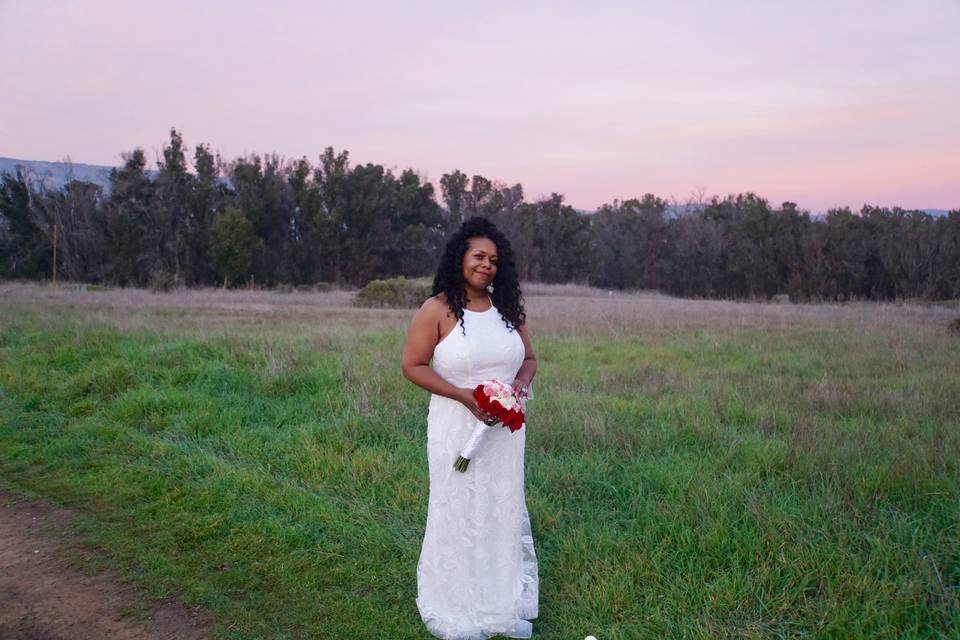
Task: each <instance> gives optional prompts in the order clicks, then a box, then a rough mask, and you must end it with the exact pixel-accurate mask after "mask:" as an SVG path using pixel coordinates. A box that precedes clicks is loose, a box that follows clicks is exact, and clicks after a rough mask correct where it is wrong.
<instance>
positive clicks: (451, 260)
mask: <svg viewBox="0 0 960 640" xmlns="http://www.w3.org/2000/svg"><path fill="white" fill-rule="evenodd" d="M470 238H487V239H489V240H490V241H492V242H493V243H494V244H495V245H497V275H496V276H494V278H493V282H492V283H491V284H492V285H493V292H492V293H490V298H491V299H492V300H493V306H495V307H496V308H497V310H498V311H499V312H500V317H501V318H503V321H504V322H505V323H506V325H507V328H509V329H510V330H511V331H513V330H514V329H516V328H519V327H521V326H523V324H524V322H526V319H527V314H526V312H525V311H524V309H523V296H522V294H521V293H520V279H519V278H518V277H517V266H516V263H515V262H514V259H513V250H512V249H511V248H510V241H509V240H507V237H506V236H505V235H503V233H501V232H500V230H499V229H497V227H496V226H495V225H494V224H493V223H492V222H490V221H489V220H487V219H486V218H484V217H482V216H473V217H472V218H470V219H469V220H466V221H464V223H463V224H461V225H460V228H459V229H457V231H456V233H454V234H453V235H452V236H451V237H450V239H449V240H448V241H447V246H446V248H445V249H444V251H443V257H442V258H441V259H440V265H439V266H438V267H437V275H436V276H434V278H433V294H432V295H437V294H438V293H443V294H446V296H447V306H449V307H450V311H451V312H452V313H453V315H454V316H456V318H457V321H458V322H459V323H460V328H461V331H463V334H464V335H466V334H467V329H466V327H465V326H464V324H463V309H464V307H466V306H467V292H466V289H465V288H464V286H463V255H464V254H465V253H466V252H467V249H468V248H469V246H470V245H469V242H468V241H469V240H470Z"/></svg>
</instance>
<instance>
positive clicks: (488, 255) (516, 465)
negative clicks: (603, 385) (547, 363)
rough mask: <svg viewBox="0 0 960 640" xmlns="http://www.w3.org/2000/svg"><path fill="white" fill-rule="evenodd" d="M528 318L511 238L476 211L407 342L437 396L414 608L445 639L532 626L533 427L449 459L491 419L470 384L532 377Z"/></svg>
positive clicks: (416, 373) (450, 250) (489, 438)
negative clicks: (526, 476)
mask: <svg viewBox="0 0 960 640" xmlns="http://www.w3.org/2000/svg"><path fill="white" fill-rule="evenodd" d="M525 319H526V315H525V313H524V309H523V303H522V297H521V294H520V286H519V282H518V279H517V272H516V268H515V265H514V260H513V253H512V251H511V250H510V243H509V242H508V241H507V239H506V237H505V236H504V235H503V234H502V233H501V232H500V231H499V230H498V229H497V228H496V227H495V226H494V225H493V223H491V222H490V221H489V220H487V219H486V218H482V217H473V218H470V219H469V220H467V221H466V222H464V223H463V225H462V226H461V227H460V229H459V230H458V231H457V232H456V233H455V234H454V235H453V236H452V237H451V238H450V240H449V242H448V243H447V246H446V249H445V251H444V255H443V258H442V259H441V261H440V266H439V268H438V269H437V274H436V277H435V278H434V281H433V297H431V298H430V299H429V300H427V301H426V302H425V303H424V304H423V306H422V307H421V308H420V310H419V311H417V313H416V315H415V316H414V318H413V320H412V321H411V323H410V328H409V331H408V333H407V340H406V344H405V345H404V348H403V375H404V376H405V377H406V378H407V379H409V380H410V381H411V382H413V383H414V384H416V385H418V386H420V387H423V388H424V389H426V390H427V391H430V392H431V393H432V394H433V395H432V396H431V397H430V409H429V413H428V416H427V458H428V463H429V470H430V498H429V501H428V505H427V525H426V531H425V533H424V536H423V546H422V548H421V552H420V562H419V563H418V565H417V607H418V608H419V609H420V616H421V617H422V618H423V622H424V624H426V626H427V629H428V630H429V631H430V632H431V633H432V634H433V635H434V636H436V637H438V638H446V639H448V640H453V639H456V640H467V639H470V640H473V639H478V640H482V639H484V638H488V637H490V636H493V635H504V636H507V637H510V638H529V637H530V636H531V635H532V633H533V626H532V624H531V623H530V620H531V619H533V618H536V617H537V599H538V596H537V593H538V592H537V589H538V578H537V558H536V555H535V554H534V550H533V536H532V534H531V531H530V518H529V516H528V515H527V506H526V501H525V498H524V492H523V454H524V444H525V441H526V431H527V430H526V428H523V429H520V430H519V431H517V432H516V433H511V431H510V430H509V429H505V428H501V427H500V426H496V427H492V428H490V430H489V431H488V432H486V435H485V437H484V439H483V441H482V443H481V445H480V448H479V450H478V452H477V453H476V455H474V457H473V459H471V461H470V464H469V466H468V468H467V470H466V472H464V473H460V472H459V471H456V470H455V469H454V468H453V463H454V461H455V460H456V458H457V456H458V455H459V453H460V450H461V448H462V447H463V445H464V444H465V443H466V442H467V440H468V439H469V437H470V434H471V432H472V431H473V428H474V426H475V425H476V423H477V421H478V420H480V421H483V422H486V423H487V424H491V423H493V421H494V420H495V418H493V417H492V416H490V415H487V414H486V413H485V412H484V411H483V410H482V409H480V407H479V406H477V401H476V400H475V399H474V397H473V388H474V387H476V386H477V385H478V384H479V383H481V382H483V381H485V380H490V379H497V380H500V381H502V382H505V383H507V384H511V385H512V386H513V387H514V390H515V392H517V393H525V392H526V391H527V389H528V387H529V385H530V382H531V380H533V376H534V374H535V373H536V370H537V361H536V358H535V356H534V354H533V349H532V347H531V346H530V336H529V333H528V331H527V327H526V323H525ZM431 360H432V361H433V368H431V367H430V362H431Z"/></svg>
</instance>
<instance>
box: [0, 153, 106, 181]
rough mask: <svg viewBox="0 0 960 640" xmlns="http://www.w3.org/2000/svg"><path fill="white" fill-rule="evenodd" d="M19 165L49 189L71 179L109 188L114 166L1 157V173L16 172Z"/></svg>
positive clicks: (29, 177) (33, 179) (31, 179)
mask: <svg viewBox="0 0 960 640" xmlns="http://www.w3.org/2000/svg"><path fill="white" fill-rule="evenodd" d="M18 167H22V168H23V170H24V171H25V172H26V174H27V176H28V179H29V180H30V181H31V182H33V183H34V184H35V185H38V184H42V185H44V186H45V187H46V188H48V189H59V188H60V187H62V186H63V185H65V184H66V183H67V182H68V181H69V180H70V179H73V180H83V181H85V182H93V183H94V184H98V185H100V186H102V187H103V188H104V189H109V188H110V170H111V169H113V168H114V167H106V166H103V165H97V164H82V163H79V162H73V163H66V162H47V161H45V160H18V159H17V158H4V157H0V174H2V173H11V174H15V173H16V172H17V168H18Z"/></svg>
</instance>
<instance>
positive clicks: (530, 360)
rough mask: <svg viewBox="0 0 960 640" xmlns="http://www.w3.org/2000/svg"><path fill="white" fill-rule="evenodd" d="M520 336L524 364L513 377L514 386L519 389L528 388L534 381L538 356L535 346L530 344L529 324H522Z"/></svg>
mask: <svg viewBox="0 0 960 640" xmlns="http://www.w3.org/2000/svg"><path fill="white" fill-rule="evenodd" d="M519 331H520V338H521V339H522V340H523V352H524V353H523V364H521V365H520V369H519V370H518V371H517V375H516V376H514V378H513V387H514V389H517V390H518V391H519V390H521V389H526V388H527V387H529V386H530V383H531V382H533V377H534V376H535V375H537V356H536V355H535V354H534V353H533V346H532V345H531V344H530V332H529V331H528V330H527V325H526V323H524V324H523V325H521V327H520V329H519Z"/></svg>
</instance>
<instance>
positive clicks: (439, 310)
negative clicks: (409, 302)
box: [417, 293, 450, 319]
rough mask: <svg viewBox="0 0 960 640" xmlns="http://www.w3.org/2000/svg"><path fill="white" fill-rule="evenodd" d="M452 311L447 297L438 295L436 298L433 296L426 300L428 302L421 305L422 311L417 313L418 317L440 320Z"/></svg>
mask: <svg viewBox="0 0 960 640" xmlns="http://www.w3.org/2000/svg"><path fill="white" fill-rule="evenodd" d="M449 310H450V308H449V307H448V306H447V296H446V295H444V294H442V293H438V294H437V295H435V296H431V297H429V298H427V299H426V301H425V302H424V303H423V304H422V305H420V310H419V311H418V312H417V315H425V316H428V317H431V318H436V319H440V318H442V317H443V316H444V315H446V313H447V312H448V311H449Z"/></svg>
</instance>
